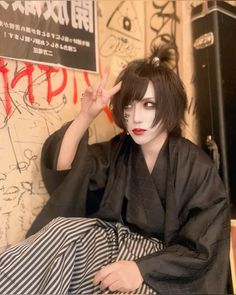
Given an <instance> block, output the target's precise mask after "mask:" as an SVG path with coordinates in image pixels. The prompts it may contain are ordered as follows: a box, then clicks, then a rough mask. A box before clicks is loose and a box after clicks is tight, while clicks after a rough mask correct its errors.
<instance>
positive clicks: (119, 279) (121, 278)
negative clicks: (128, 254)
mask: <svg viewBox="0 0 236 295" xmlns="http://www.w3.org/2000/svg"><path fill="white" fill-rule="evenodd" d="M142 282H143V278H142V275H141V273H140V271H139V268H138V266H137V264H136V263H135V262H134V261H126V260H120V261H117V262H114V263H111V264H109V265H107V266H105V267H103V268H102V269H101V270H99V271H98V272H97V273H96V275H95V277H94V279H93V284H94V285H98V284H100V288H101V289H102V290H105V289H109V291H111V292H114V291H120V292H131V291H134V290H136V289H138V288H139V287H140V286H141V284H142Z"/></svg>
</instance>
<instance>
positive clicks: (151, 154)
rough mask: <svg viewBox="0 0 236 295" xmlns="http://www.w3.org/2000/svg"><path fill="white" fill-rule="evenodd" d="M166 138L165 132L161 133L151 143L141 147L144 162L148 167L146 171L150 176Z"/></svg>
mask: <svg viewBox="0 0 236 295" xmlns="http://www.w3.org/2000/svg"><path fill="white" fill-rule="evenodd" d="M166 138H167V132H166V131H163V132H162V133H161V134H159V135H158V136H157V137H156V138H154V139H153V140H152V141H150V142H148V143H147V144H145V145H142V146H141V149H142V152H143V155H144V159H145V162H146V164H147V167H148V171H149V173H150V174H151V173H152V170H153V168H154V165H155V163H156V160H157V157H158V155H159V153H160V150H161V148H162V146H163V144H164V142H165V140H166Z"/></svg>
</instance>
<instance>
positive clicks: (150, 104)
mask: <svg viewBox="0 0 236 295" xmlns="http://www.w3.org/2000/svg"><path fill="white" fill-rule="evenodd" d="M144 107H145V108H147V109H155V107H156V103H155V102H154V101H146V102H145V103H144Z"/></svg>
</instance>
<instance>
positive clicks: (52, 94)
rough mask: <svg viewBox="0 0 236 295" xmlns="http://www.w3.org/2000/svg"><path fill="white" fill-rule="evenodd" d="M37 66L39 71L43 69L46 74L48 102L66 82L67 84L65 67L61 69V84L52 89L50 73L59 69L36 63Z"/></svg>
mask: <svg viewBox="0 0 236 295" xmlns="http://www.w3.org/2000/svg"><path fill="white" fill-rule="evenodd" d="M38 67H39V69H40V70H41V71H45V75H46V79H47V83H48V88H47V90H48V91H47V102H48V103H49V104H50V103H51V101H52V98H53V96H56V95H58V94H60V93H61V92H62V91H63V90H64V89H65V87H66V84H67V72H66V70H65V69H61V71H62V74H63V80H62V83H61V86H60V87H59V88H57V89H56V90H54V91H53V90H52V83H51V75H52V73H57V72H58V71H59V69H55V68H53V67H49V66H46V65H38Z"/></svg>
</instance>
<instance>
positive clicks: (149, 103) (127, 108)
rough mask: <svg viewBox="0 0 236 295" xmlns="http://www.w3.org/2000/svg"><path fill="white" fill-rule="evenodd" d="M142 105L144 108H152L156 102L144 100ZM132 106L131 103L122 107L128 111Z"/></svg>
mask: <svg viewBox="0 0 236 295" xmlns="http://www.w3.org/2000/svg"><path fill="white" fill-rule="evenodd" d="M143 106H144V107H145V108H146V109H154V108H155V107H156V103H155V102H153V101H146V102H144V104H143ZM132 107H133V105H132V104H128V105H127V106H125V107H124V109H125V110H127V111H129V110H131V109H132Z"/></svg>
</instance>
